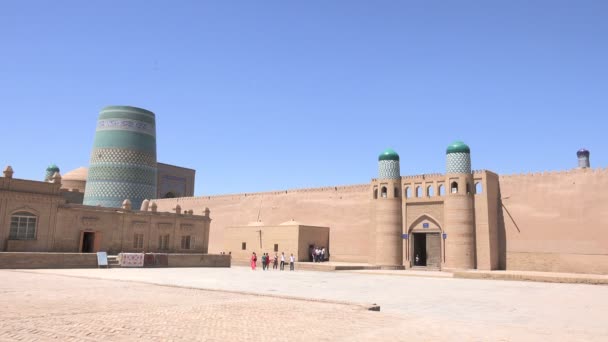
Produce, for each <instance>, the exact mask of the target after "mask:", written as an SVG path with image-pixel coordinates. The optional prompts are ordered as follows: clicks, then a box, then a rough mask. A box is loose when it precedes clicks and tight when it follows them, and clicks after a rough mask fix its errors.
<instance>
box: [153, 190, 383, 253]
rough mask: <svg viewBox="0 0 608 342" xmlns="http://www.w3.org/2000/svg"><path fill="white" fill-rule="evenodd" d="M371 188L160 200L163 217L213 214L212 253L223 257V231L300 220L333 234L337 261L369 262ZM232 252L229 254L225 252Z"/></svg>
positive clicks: (210, 244) (331, 237)
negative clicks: (178, 213)
mask: <svg viewBox="0 0 608 342" xmlns="http://www.w3.org/2000/svg"><path fill="white" fill-rule="evenodd" d="M370 197H371V190H370V186H369V184H360V185H351V186H337V187H324V188H315V189H299V190H286V191H275V192H264V193H253V194H235V195H221V196H208V197H207V196H205V197H190V198H175V199H162V200H155V202H156V204H157V205H158V210H159V211H172V210H173V208H175V205H176V204H177V203H179V204H180V206H181V207H182V209H183V210H189V209H194V210H195V214H199V213H200V212H201V211H202V210H204V208H205V207H208V208H209V209H210V210H211V219H212V221H211V233H210V243H209V253H218V252H221V251H223V246H224V241H223V236H224V228H226V227H232V226H243V225H246V224H247V223H249V222H255V221H258V214H259V218H260V220H261V221H263V222H264V224H265V225H267V226H272V225H278V224H280V223H283V222H285V221H289V220H292V219H294V220H296V221H300V222H302V223H303V224H305V225H314V226H322V227H329V228H330V242H329V245H330V248H331V258H332V260H333V261H347V262H367V259H368V244H369V243H368V236H369V235H368V229H369V228H370V227H371V223H370ZM225 252H227V251H225Z"/></svg>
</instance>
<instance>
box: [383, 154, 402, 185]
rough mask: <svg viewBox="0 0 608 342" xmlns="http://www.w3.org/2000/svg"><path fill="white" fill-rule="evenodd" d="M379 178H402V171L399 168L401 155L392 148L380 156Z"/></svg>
mask: <svg viewBox="0 0 608 342" xmlns="http://www.w3.org/2000/svg"><path fill="white" fill-rule="evenodd" d="M378 178H379V179H398V178H401V169H400V168H399V155H398V154H397V152H395V151H394V150H393V149H391V148H387V149H386V150H384V152H382V153H381V154H380V155H379V156H378Z"/></svg>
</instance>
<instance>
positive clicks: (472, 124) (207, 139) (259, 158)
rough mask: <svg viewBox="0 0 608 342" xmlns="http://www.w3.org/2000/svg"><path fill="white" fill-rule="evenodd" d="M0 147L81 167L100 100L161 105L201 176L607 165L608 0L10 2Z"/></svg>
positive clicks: (168, 137)
mask: <svg viewBox="0 0 608 342" xmlns="http://www.w3.org/2000/svg"><path fill="white" fill-rule="evenodd" d="M0 43H1V45H0V104H1V106H0V116H1V119H2V121H1V122H2V126H1V127H2V129H1V134H0V144H1V146H2V150H1V151H2V153H1V154H0V162H1V163H2V164H3V165H2V166H4V165H8V164H10V165H12V166H13V168H14V169H15V177H18V178H26V179H42V178H43V177H44V170H45V168H46V166H47V165H48V164H49V163H56V164H58V165H59V166H60V168H61V169H62V172H64V173H65V172H66V171H69V170H71V169H74V168H76V167H79V166H86V165H87V164H88V160H89V154H90V150H91V147H92V143H93V135H94V131H95V124H96V119H97V115H98V112H99V110H100V109H101V108H102V107H104V106H106V105H132V106H138V107H143V108H146V109H149V110H151V111H154V112H155V113H156V115H157V143H158V160H159V161H161V162H165V163H170V164H176V165H182V166H186V167H190V168H194V169H196V170H197V179H196V191H195V193H196V194H197V195H202V194H221V193H234V192H253V191H269V190H278V189H291V188H300V187H314V186H333V185H343V184H357V183H367V182H369V180H370V178H372V177H375V176H376V174H377V156H378V154H379V153H380V152H382V151H383V150H384V149H385V148H387V147H392V148H393V149H395V150H396V151H397V152H399V154H400V156H401V170H402V174H403V175H407V174H419V173H432V172H444V169H445V147H446V146H447V145H448V144H449V143H451V142H452V141H453V140H456V139H461V140H464V141H465V142H466V143H467V144H469V146H470V147H471V150H472V160H473V168H475V169H489V170H493V171H495V172H498V173H519V172H528V171H544V170H564V169H569V168H572V167H575V166H576V150H577V149H578V148H580V147H586V148H588V149H589V150H590V151H591V163H592V166H594V167H606V166H608V142H607V141H608V139H607V138H606V136H607V134H608V128H607V125H606V124H607V121H608V120H607V119H606V115H607V114H608V113H607V108H608V64H607V63H608V1H555V0H554V1H353V0H348V1H347V0H343V1H328V0H322V1H321V0H319V1H225V0H224V1H39V2H35V1H26V0H24V1H10V2H9V1H3V2H2V3H0Z"/></svg>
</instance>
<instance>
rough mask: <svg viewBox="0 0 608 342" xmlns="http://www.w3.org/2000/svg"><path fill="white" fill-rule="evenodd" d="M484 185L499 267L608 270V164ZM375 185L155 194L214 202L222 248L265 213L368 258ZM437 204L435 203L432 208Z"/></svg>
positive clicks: (338, 254) (344, 255)
mask: <svg viewBox="0 0 608 342" xmlns="http://www.w3.org/2000/svg"><path fill="white" fill-rule="evenodd" d="M408 177H410V176H408ZM408 177H403V180H402V182H403V183H407V182H408V180H407V178H408ZM483 189H484V191H483V192H482V193H481V194H477V195H476V196H480V195H484V194H485V196H489V197H494V196H495V199H496V200H494V201H492V200H488V201H479V200H476V201H475V205H476V208H475V211H476V213H477V212H478V211H480V210H479V209H480V208H479V207H480V206H489V207H490V208H481V209H483V210H481V211H482V212H483V211H486V212H489V213H492V212H495V215H490V217H489V218H488V221H489V224H495V225H496V226H497V234H498V236H497V239H496V245H494V246H488V249H489V250H492V251H495V252H496V253H497V255H498V269H510V270H539V271H562V272H588V273H608V208H606V203H608V169H589V168H588V169H573V170H569V171H560V172H544V173H530V174H521V175H506V176H498V189H496V190H497V191H498V193H497V194H492V193H491V192H492V187H491V186H486V187H484V188H483ZM486 190H487V191H486ZM371 191H372V189H371V187H370V185H369V184H359V185H350V186H336V187H323V188H314V189H298V190H286V191H274V192H262V193H243V194H233V195H221V196H203V197H189V198H174V199H162V200H156V201H155V202H156V203H157V205H158V210H159V211H172V209H173V208H174V207H175V206H176V204H179V205H180V206H181V207H182V209H185V210H189V209H194V210H195V211H200V210H203V209H204V208H205V207H208V208H210V209H211V212H212V213H213V215H212V224H211V232H210V238H209V252H211V253H214V252H220V251H222V249H223V232H224V229H225V228H226V227H231V226H240V225H245V224H247V223H248V222H254V221H257V219H258V215H259V217H260V219H261V221H263V222H264V224H266V225H278V224H280V223H281V222H285V221H288V220H291V219H295V220H298V221H300V222H303V223H305V224H311V225H318V226H327V227H330V229H331V231H330V246H329V248H330V251H331V258H332V260H333V261H347V262H368V260H369V257H370V248H369V245H370V243H369V238H370V230H371V229H373V227H372V223H373V219H372V217H373V210H372V207H371V206H372V197H371ZM435 195H436V196H438V194H435ZM436 208H437V204H436V203H435V204H433V203H431V204H429V208H427V210H426V211H428V212H434V211H433V210H435V211H436ZM420 210H423V211H425V209H420ZM436 215H437V217H439V218H441V215H440V214H439V213H438V214H436ZM492 216H495V218H496V220H495V222H491V221H493V220H494V218H493V217H492ZM477 219H478V220H479V217H478V218H477ZM477 224H478V225H479V224H480V222H478V223H477ZM226 252H228V251H226ZM479 252H480V251H478V253H479Z"/></svg>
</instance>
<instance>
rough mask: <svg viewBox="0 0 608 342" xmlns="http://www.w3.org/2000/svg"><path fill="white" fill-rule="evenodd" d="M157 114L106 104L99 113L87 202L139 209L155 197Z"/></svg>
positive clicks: (86, 189)
mask: <svg viewBox="0 0 608 342" xmlns="http://www.w3.org/2000/svg"><path fill="white" fill-rule="evenodd" d="M156 167H157V166H156V121H155V115H154V113H152V112H150V111H148V110H145V109H142V108H136V107H130V106H110V107H105V108H103V109H102V110H101V113H100V114H99V119H98V121H97V130H96V132H95V140H94V142H93V151H92V152H91V160H90V165H89V172H88V175H87V182H86V187H85V192H84V201H83V204H85V205H95V206H96V205H100V206H103V207H114V208H120V207H122V204H123V202H124V201H125V200H130V201H131V203H132V207H133V208H138V209H139V208H140V207H141V203H142V201H143V200H144V199H153V198H155V197H156V182H157V179H156Z"/></svg>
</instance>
